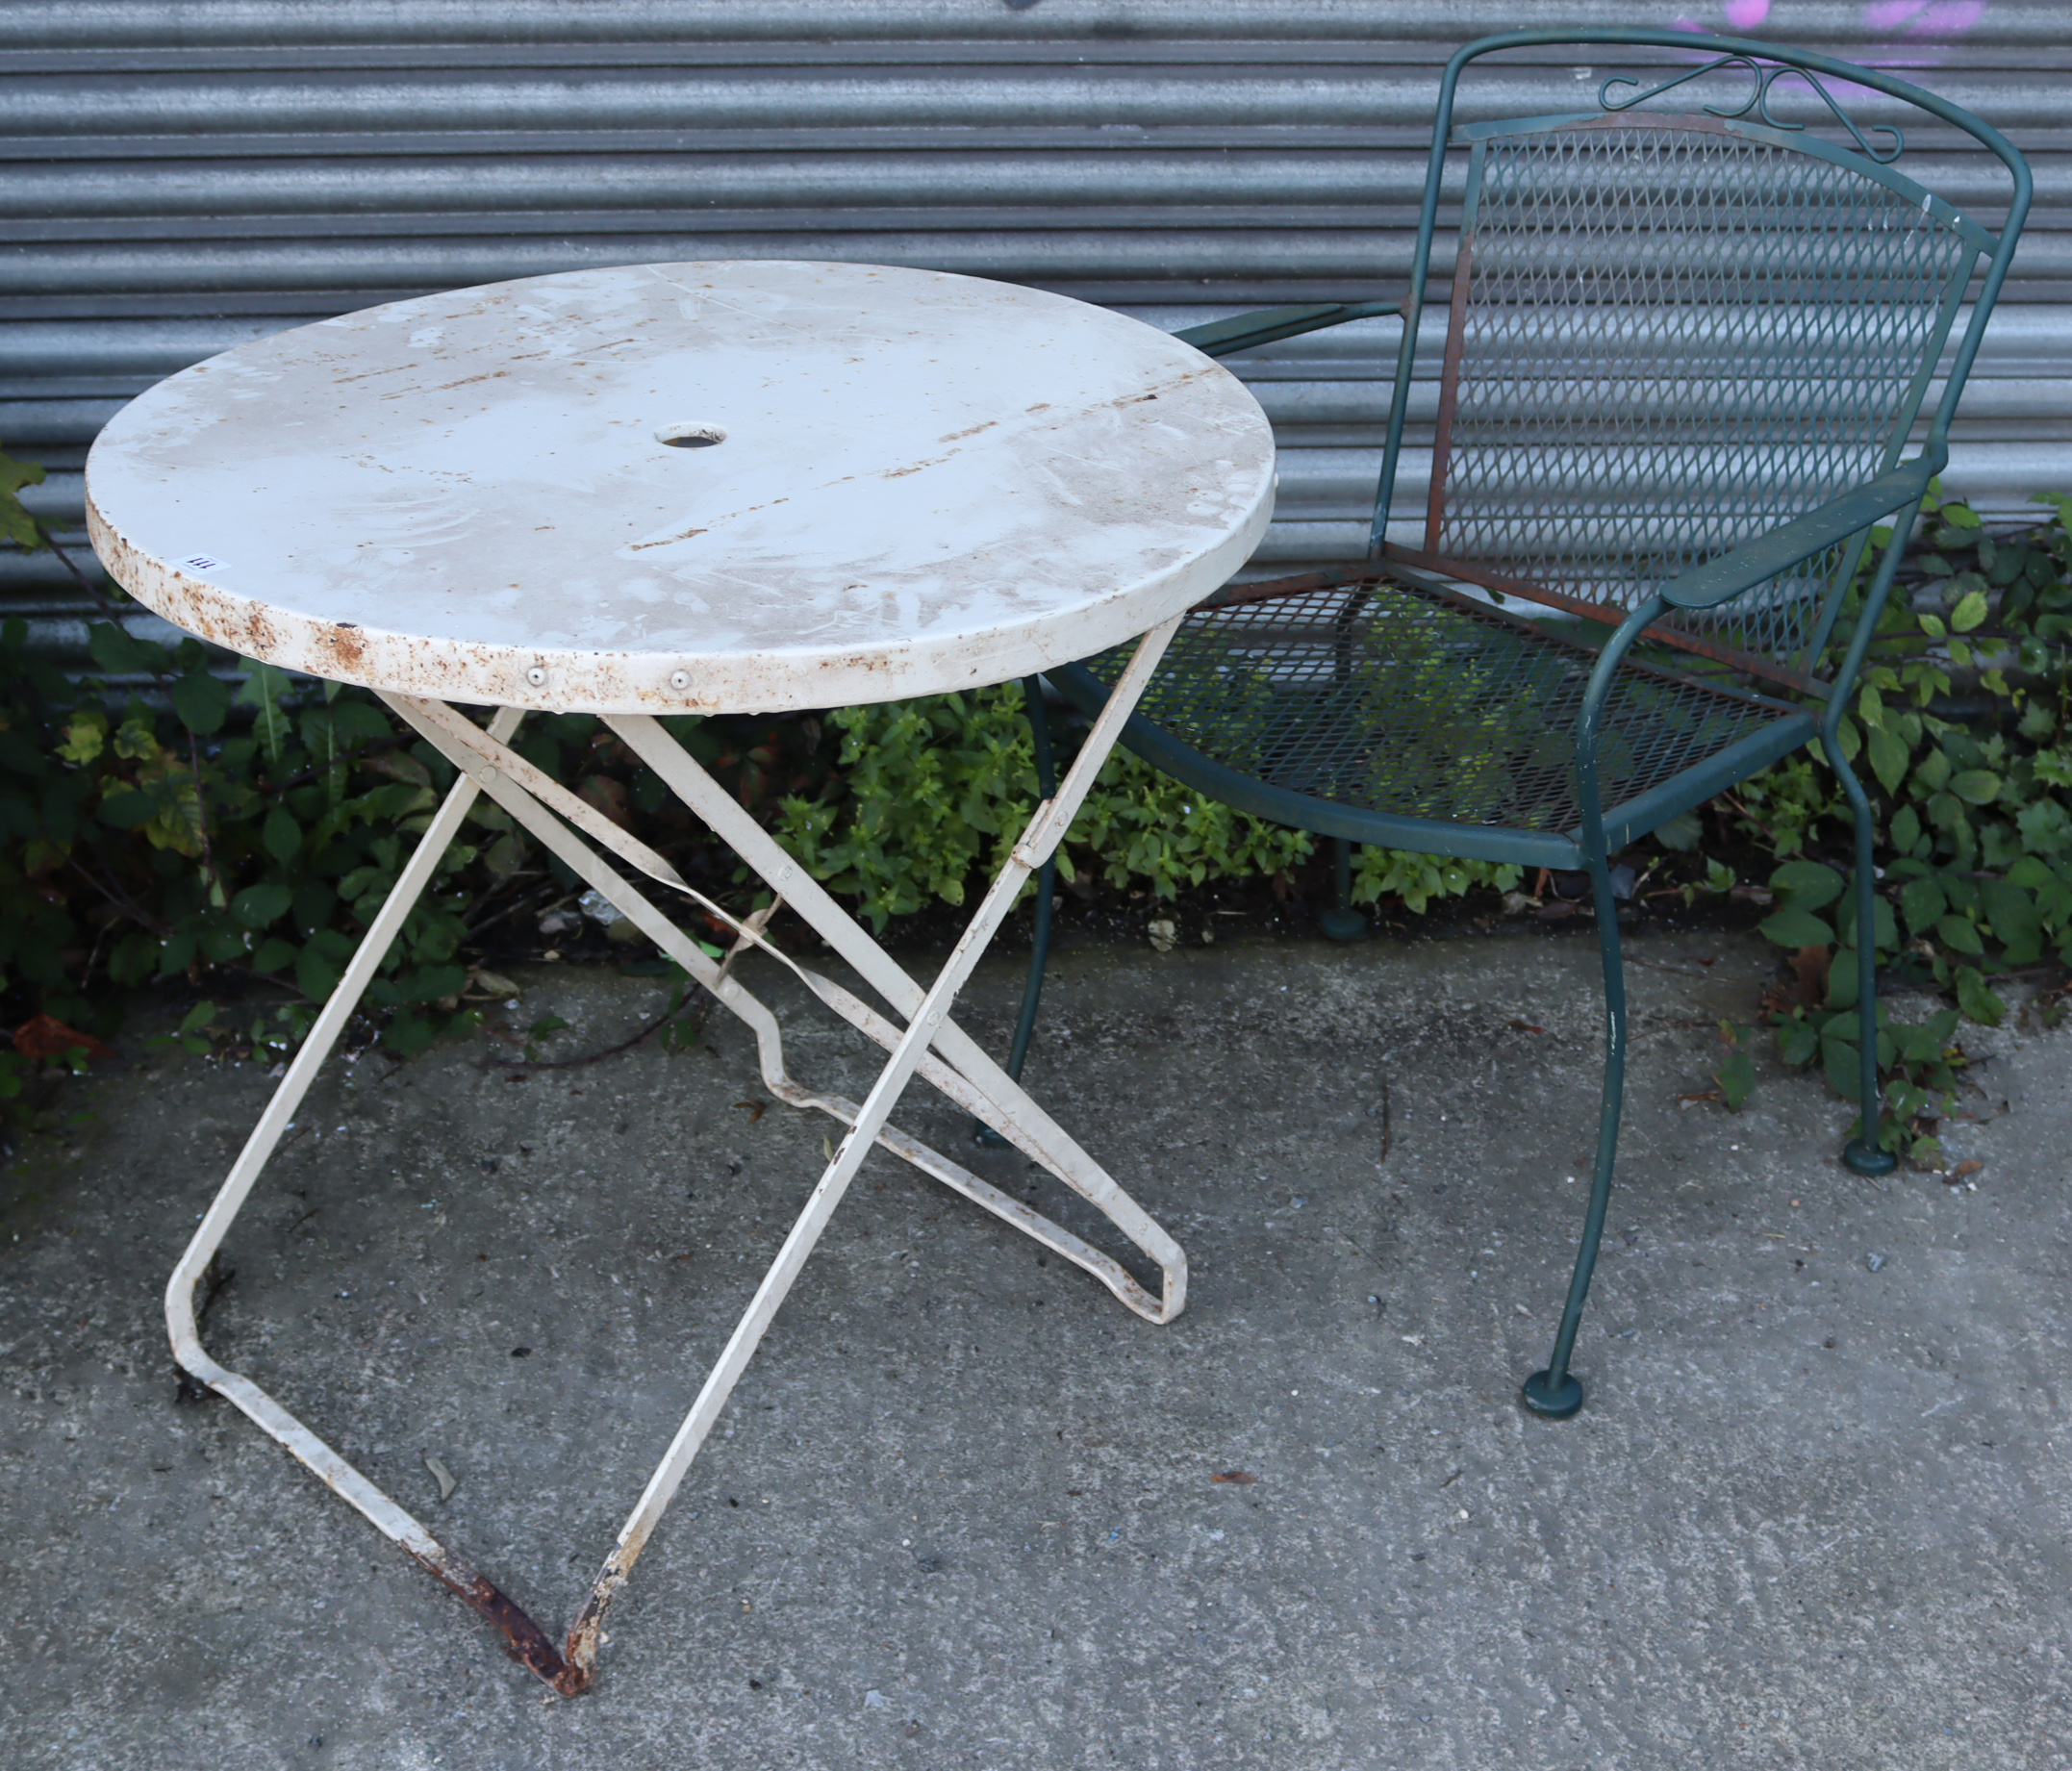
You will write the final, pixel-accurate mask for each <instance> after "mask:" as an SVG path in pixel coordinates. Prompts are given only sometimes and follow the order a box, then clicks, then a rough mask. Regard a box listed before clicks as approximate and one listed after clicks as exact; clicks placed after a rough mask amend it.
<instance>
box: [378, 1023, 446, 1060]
mask: <svg viewBox="0 0 2072 1771" xmlns="http://www.w3.org/2000/svg"><path fill="white" fill-rule="evenodd" d="M437 1032H438V1029H437V1028H436V1027H434V1026H433V1025H432V1024H431V1023H430V1022H429V1021H420V1020H419V1019H418V1018H417V1016H416V1015H398V1016H396V1018H395V1019H394V1020H393V1021H392V1022H390V1023H389V1030H388V1031H387V1032H386V1033H384V1034H383V1035H382V1036H381V1043H382V1044H383V1045H385V1046H387V1047H388V1048H389V1049H390V1050H392V1051H393V1052H395V1053H396V1055H397V1056H399V1057H416V1056H417V1053H418V1052H420V1051H422V1050H424V1049H425V1047H427V1046H428V1045H430V1044H431V1043H432V1040H433V1038H434V1037H435V1036H436V1034H437Z"/></svg>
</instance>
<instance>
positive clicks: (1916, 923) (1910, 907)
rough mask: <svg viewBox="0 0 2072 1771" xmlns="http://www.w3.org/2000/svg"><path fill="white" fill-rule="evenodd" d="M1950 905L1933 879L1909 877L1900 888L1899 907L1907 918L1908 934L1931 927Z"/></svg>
mask: <svg viewBox="0 0 2072 1771" xmlns="http://www.w3.org/2000/svg"><path fill="white" fill-rule="evenodd" d="M1949 907H1950V900H1949V899H1948V898H1946V897H1944V896H1943V890H1942V887H1941V886H1939V885H1938V884H1936V882H1935V881H1934V880H1933V879H1909V880H1908V882H1907V883H1906V884H1905V885H1904V886H1902V887H1901V888H1900V909H1901V911H1902V912H1903V913H1904V914H1905V916H1906V918H1907V929H1908V933H1909V934H1916V935H1917V934H1919V933H1920V932H1921V931H1922V930H1923V929H1924V928H1933V926H1934V924H1935V923H1936V920H1937V919H1938V918H1940V917H1941V916H1942V914H1943V913H1944V912H1945V911H1946V910H1948V909H1949Z"/></svg>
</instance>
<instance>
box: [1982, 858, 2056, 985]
mask: <svg viewBox="0 0 2072 1771" xmlns="http://www.w3.org/2000/svg"><path fill="white" fill-rule="evenodd" d="M1979 899H1980V903H1981V905H1982V907H1983V908H1984V911H1985V919H1986V921H1987V922H1989V923H1992V925H1993V934H1994V937H1995V938H1996V939H1997V940H1998V941H1999V942H2000V945H2001V946H2002V947H2004V948H2005V949H2007V962H2008V964H2009V965H2010V966H2028V965H2034V963H2035V962H2036V960H2037V959H2038V958H2039V957H2040V956H2041V954H2042V950H2043V923H2042V919H2041V918H2040V917H2038V916H2037V914H2036V900H2035V899H2034V898H2033V897H2032V896H2031V895H2030V894H2029V893H2027V892H2025V891H2023V890H2022V888H2021V887H2020V886H2018V885H2016V884H2014V883H2013V881H2012V880H2009V879H1987V880H1984V881H1983V882H1981V884H1980V886H1979Z"/></svg>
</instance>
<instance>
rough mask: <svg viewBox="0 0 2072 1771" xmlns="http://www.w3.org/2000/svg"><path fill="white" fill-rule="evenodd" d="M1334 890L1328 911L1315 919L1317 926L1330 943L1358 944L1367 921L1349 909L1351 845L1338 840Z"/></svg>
mask: <svg viewBox="0 0 2072 1771" xmlns="http://www.w3.org/2000/svg"><path fill="white" fill-rule="evenodd" d="M1333 841H1334V842H1335V843H1336V845H1337V853H1336V855H1335V856H1334V860H1335V862H1336V873H1337V878H1336V882H1335V883H1336V886H1337V890H1336V891H1335V892H1334V893H1333V894H1332V898H1331V907H1330V908H1329V909H1328V910H1327V911H1326V912H1325V913H1324V914H1323V915H1322V916H1320V917H1319V918H1318V919H1317V925H1318V926H1319V927H1320V928H1322V929H1323V930H1324V933H1325V935H1326V937H1327V938H1328V939H1329V940H1332V941H1357V940H1358V939H1359V938H1360V937H1361V936H1362V935H1364V934H1365V933H1366V932H1367V919H1366V918H1365V917H1363V916H1362V915H1360V913H1359V912H1358V911H1357V910H1355V909H1353V908H1352V842H1351V841H1350V840H1349V839H1347V838H1346V837H1342V836H1341V837H1337V838H1334V839H1333Z"/></svg>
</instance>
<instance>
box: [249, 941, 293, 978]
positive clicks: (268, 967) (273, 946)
mask: <svg viewBox="0 0 2072 1771" xmlns="http://www.w3.org/2000/svg"><path fill="white" fill-rule="evenodd" d="M294 956H295V944H294V943H293V942H292V941H283V940H281V939H280V937H279V936H275V937H274V938H273V939H272V940H271V941H262V942H261V943H260V944H259V951H258V952H256V953H254V954H253V955H252V970H253V971H255V972H278V971H279V970H280V969H281V968H282V967H283V966H285V965H287V964H288V963H289V962H290V961H291V960H292V959H293V958H294Z"/></svg>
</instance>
